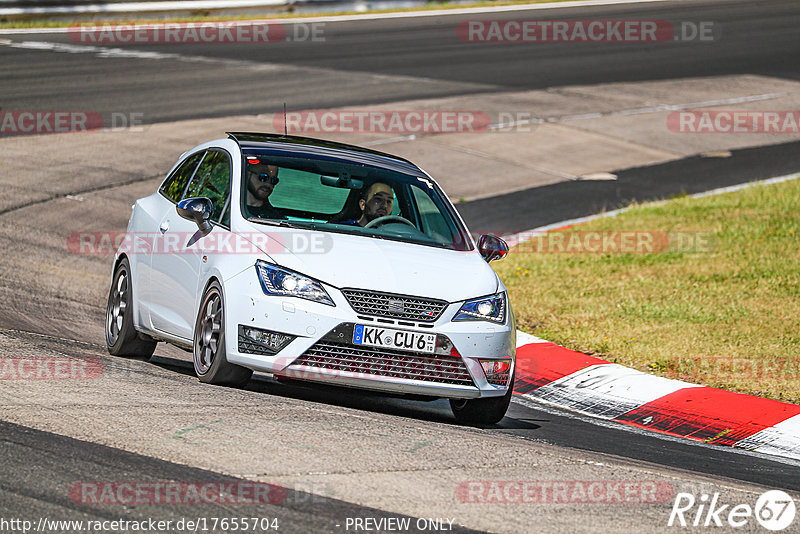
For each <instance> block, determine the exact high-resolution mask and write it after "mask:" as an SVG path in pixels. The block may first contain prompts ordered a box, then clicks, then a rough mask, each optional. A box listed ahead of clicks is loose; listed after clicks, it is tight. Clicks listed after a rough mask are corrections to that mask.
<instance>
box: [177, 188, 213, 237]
mask: <svg viewBox="0 0 800 534" xmlns="http://www.w3.org/2000/svg"><path fill="white" fill-rule="evenodd" d="M175 209H176V210H177V211H178V215H180V216H181V217H183V218H184V219H187V220H189V221H194V222H195V223H196V224H197V227H198V228H200V231H201V232H203V233H204V234H207V233H208V232H210V231H211V223H210V222H209V221H210V220H211V215H212V214H213V213H214V205H213V204H212V203H211V200H209V199H207V198H206V197H197V198H185V199H183V200H181V201H180V202H178V206H177V207H176V208H175Z"/></svg>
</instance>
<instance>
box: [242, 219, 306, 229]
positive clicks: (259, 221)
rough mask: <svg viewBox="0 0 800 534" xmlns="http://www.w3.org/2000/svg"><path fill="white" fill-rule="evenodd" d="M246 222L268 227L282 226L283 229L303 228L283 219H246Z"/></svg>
mask: <svg viewBox="0 0 800 534" xmlns="http://www.w3.org/2000/svg"><path fill="white" fill-rule="evenodd" d="M247 220H248V221H250V222H254V223H257V224H268V225H270V226H283V227H284V228H304V227H301V226H298V225H295V224H292V223H290V222H289V221H287V220H283V219H261V218H260V217H248V218H247Z"/></svg>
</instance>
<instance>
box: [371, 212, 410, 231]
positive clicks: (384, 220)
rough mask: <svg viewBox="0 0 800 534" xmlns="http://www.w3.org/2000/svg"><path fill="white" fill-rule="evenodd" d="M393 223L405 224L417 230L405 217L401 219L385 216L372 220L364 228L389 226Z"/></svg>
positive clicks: (395, 216) (394, 216) (397, 216)
mask: <svg viewBox="0 0 800 534" xmlns="http://www.w3.org/2000/svg"><path fill="white" fill-rule="evenodd" d="M393 222H399V223H403V224H407V225H409V226H410V227H412V228H415V229H416V226H415V225H414V223H412V222H411V221H409V220H408V219H406V218H404V217H400V216H399V215H384V216H383V217H378V218H377V219H372V220H371V221H370V222H368V223H367V225H366V226H365V227H364V228H375V227H376V226H382V225H384V224H389V223H393Z"/></svg>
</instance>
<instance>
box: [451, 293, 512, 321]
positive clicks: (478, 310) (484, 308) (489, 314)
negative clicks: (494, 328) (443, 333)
mask: <svg viewBox="0 0 800 534" xmlns="http://www.w3.org/2000/svg"><path fill="white" fill-rule="evenodd" d="M505 320H506V294H505V293H504V292H502V291H501V292H500V293H495V294H494V295H489V296H488V297H481V298H477V299H472V300H468V301H467V302H465V303H464V305H463V306H461V309H459V310H458V313H456V315H455V317H453V321H490V322H493V323H502V322H504V321H505Z"/></svg>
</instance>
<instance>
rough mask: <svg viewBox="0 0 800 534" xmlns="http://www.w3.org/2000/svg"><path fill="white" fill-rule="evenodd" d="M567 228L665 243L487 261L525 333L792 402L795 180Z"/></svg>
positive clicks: (798, 375)
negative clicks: (633, 249)
mask: <svg viewBox="0 0 800 534" xmlns="http://www.w3.org/2000/svg"><path fill="white" fill-rule="evenodd" d="M575 231H579V232H581V233H580V234H578V238H579V240H580V239H584V243H585V242H586V241H585V237H586V235H587V234H588V232H591V231H598V232H617V233H624V232H653V234H652V235H655V236H656V238H655V241H656V242H658V239H659V236H663V235H665V233H666V235H669V236H670V237H671V238H672V239H671V241H670V242H671V243H672V245H671V247H670V249H667V250H662V251H658V252H653V253H564V252H556V253H542V252H530V251H529V252H524V251H520V249H521V248H522V249H524V248H525V246H524V245H521V246H520V247H517V248H516V249H514V250H512V252H511V254H509V256H508V258H507V259H506V260H503V261H501V262H497V263H496V264H493V265H496V269H497V272H498V273H499V274H500V276H501V277H502V278H503V280H504V281H505V283H506V285H507V286H508V289H509V292H510V298H511V301H512V302H513V305H514V311H515V313H516V315H517V321H518V326H519V328H520V329H521V330H524V331H527V332H530V333H533V334H535V335H537V336H540V337H544V338H546V339H548V340H550V341H553V342H555V343H558V344H561V345H564V346H566V347H568V348H571V349H574V350H578V351H581V352H585V353H588V354H592V355H596V356H599V357H602V358H604V359H607V360H609V361H612V362H617V363H620V364H622V365H627V366H631V367H634V368H636V369H639V370H642V371H650V372H653V373H655V374H659V375H662V376H666V377H670V378H678V379H683V380H687V381H691V382H696V383H700V384H705V385H709V386H714V387H719V388H724V389H731V390H735V391H739V392H742V393H749V394H753V395H759V396H763V397H770V398H773V399H779V400H785V401H790V402H800V180H792V181H789V182H785V183H781V184H776V185H770V186H758V187H752V188H750V189H746V190H743V191H738V192H734V193H726V194H722V195H717V196H712V197H706V198H701V199H692V198H688V197H681V198H675V199H672V200H670V201H668V202H666V203H663V204H657V205H642V206H637V207H635V208H634V209H632V210H630V211H628V212H626V213H623V214H621V215H619V216H617V217H613V218H604V219H599V220H596V221H593V222H591V223H588V224H586V225H581V226H580V227H577V228H574V229H569V230H565V231H562V232H565V234H566V235H564V236H563V237H564V241H563V243H569V239H570V237H571V236H570V232H575ZM695 232H699V233H695ZM601 235H603V234H601ZM605 235H609V234H605ZM626 235H630V234H626ZM634 235H639V234H634ZM644 235H650V234H644ZM693 237H694V238H695V239H699V241H695V244H698V245H700V246H699V248H700V249H701V250H699V251H693V250H691V249H690V247H689V246H688V245H689V243H690V242H691V240H692V238H693ZM676 238H683V239H685V240H686V241H687V242H686V243H685V244H684V245H685V246H684V248H683V249H679V250H676V249H675V246H674V244H675V242H676ZM573 239H574V238H573ZM544 243H545V245H546V244H547V242H546V241H545V242H544ZM592 243H594V244H596V243H597V241H594V242H592ZM527 248H528V250H530V249H531V248H535V247H532V246H528V247H527ZM656 248H657V247H656ZM678 248H680V247H678ZM545 249H546V250H547V249H548V247H547V246H545ZM704 249H708V250H704ZM538 250H541V249H538ZM571 250H578V249H575V248H573V249H571ZM605 250H608V248H606V249H605Z"/></svg>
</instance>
